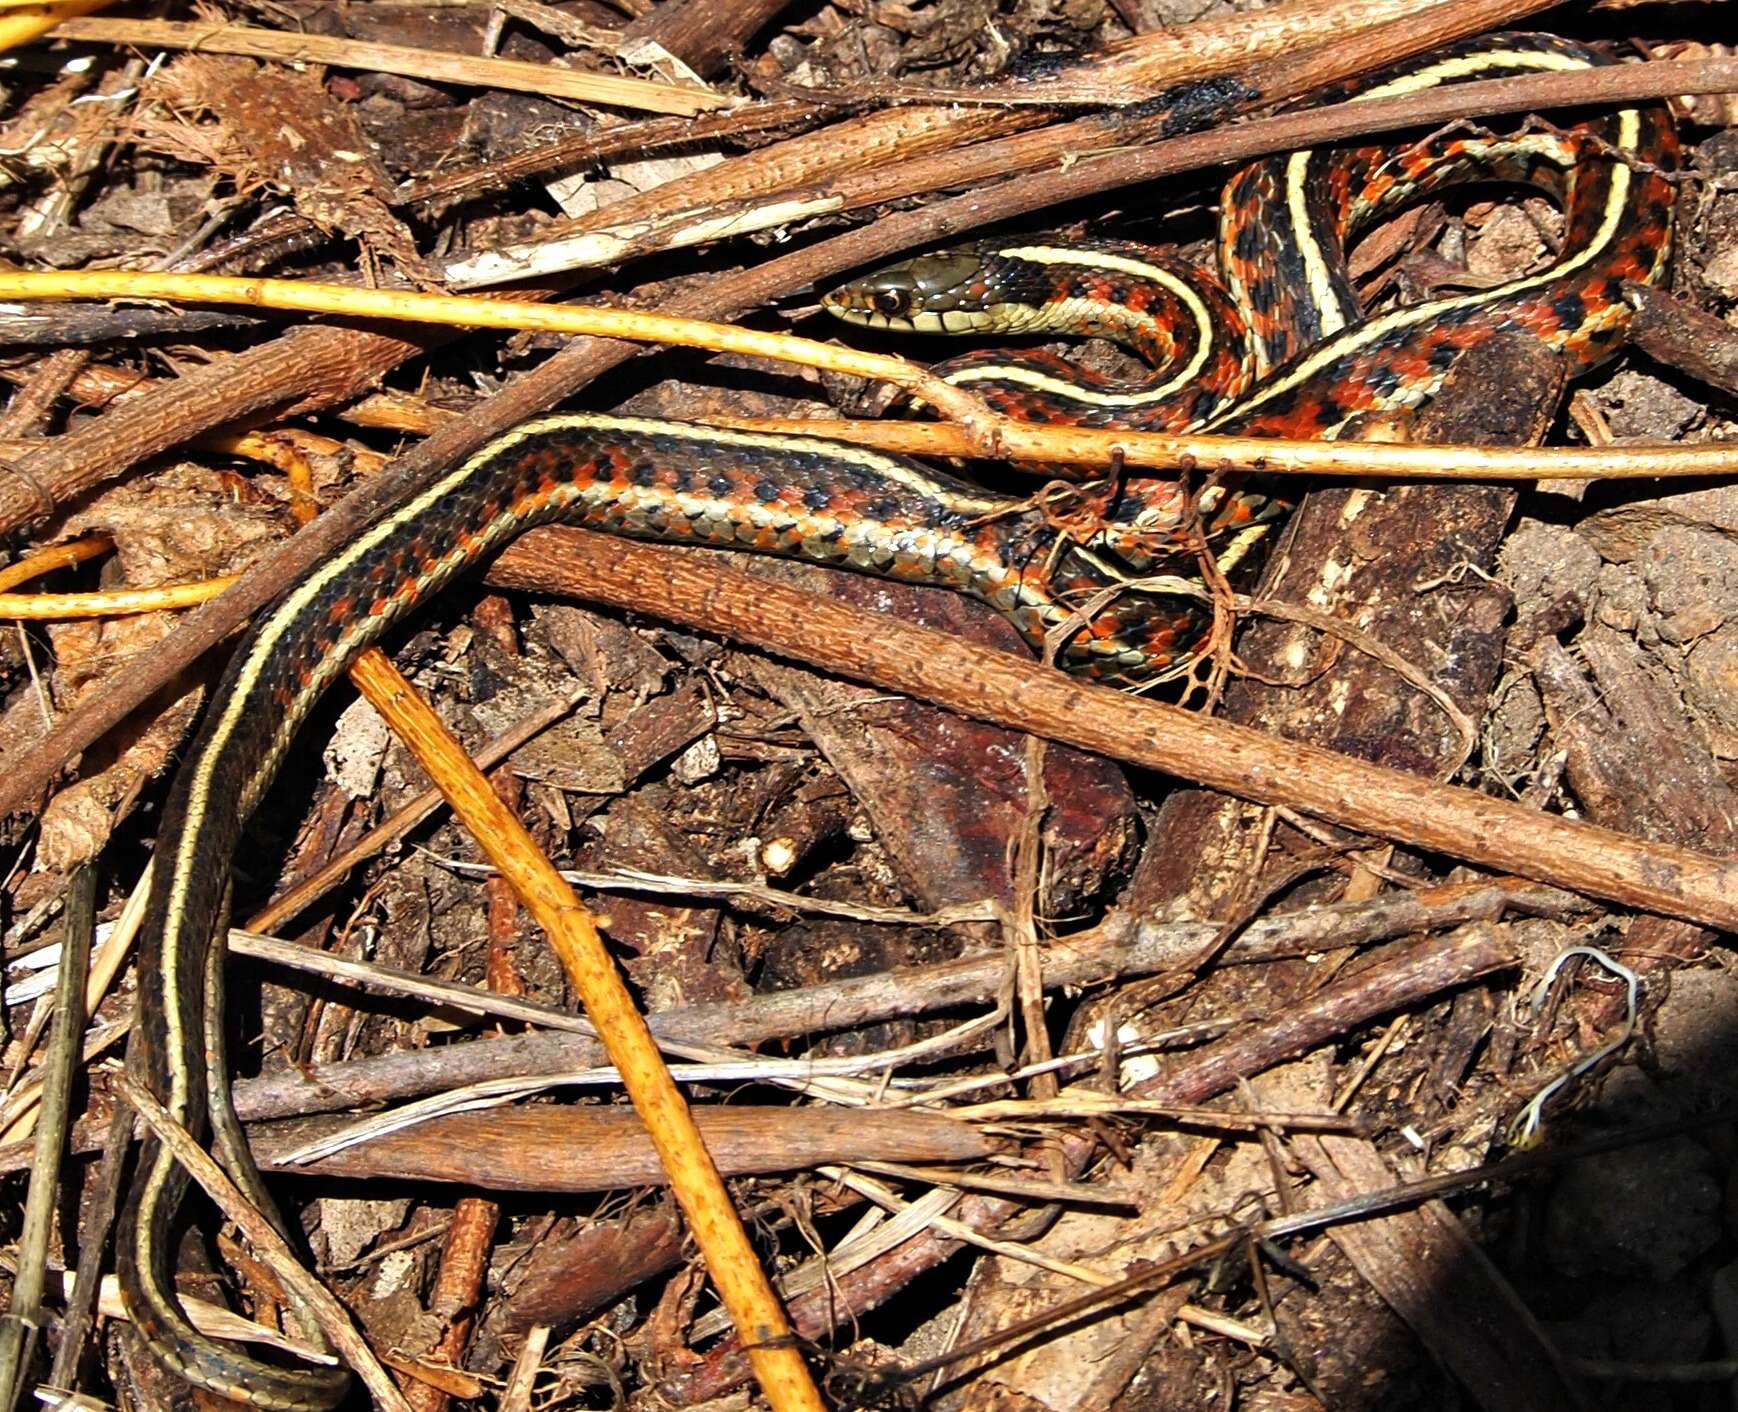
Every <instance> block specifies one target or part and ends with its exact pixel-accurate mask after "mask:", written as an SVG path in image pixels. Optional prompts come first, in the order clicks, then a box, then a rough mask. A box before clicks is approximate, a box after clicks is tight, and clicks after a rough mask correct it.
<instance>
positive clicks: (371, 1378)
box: [115, 1073, 410, 1412]
mask: <svg viewBox="0 0 1738 1412" xmlns="http://www.w3.org/2000/svg"><path fill="white" fill-rule="evenodd" d="M115 1086H116V1088H117V1089H118V1090H119V1092H120V1094H121V1096H122V1097H123V1098H125V1099H126V1100H127V1103H128V1104H129V1105H130V1106H131V1107H132V1109H133V1111H134V1112H135V1113H137V1114H138V1115H139V1116H140V1117H141V1118H142V1119H144V1121H145V1125H146V1126H147V1127H149V1128H150V1129H151V1133H152V1135H153V1136H154V1137H155V1138H156V1139H157V1141H159V1142H160V1143H162V1144H163V1146H164V1147H166V1148H168V1149H169V1151H170V1152H172V1153H173V1154H174V1156H175V1160H176V1161H177V1162H179V1163H180V1164H181V1166H182V1167H183V1168H184V1169H185V1170H186V1172H187V1174H188V1175H189V1176H191V1177H192V1178H193V1180H194V1181H196V1182H198V1183H199V1185H200V1186H201V1187H203V1188H204V1190H205V1193H206V1195H207V1196H209V1197H210V1198H211V1200H212V1203H213V1204H214V1205H215V1206H216V1207H217V1209H218V1210H220V1211H221V1212H223V1214H224V1215H225V1216H226V1217H228V1218H229V1219H230V1220H231V1221H233V1222H235V1224H236V1225H237V1226H239V1227H240V1228H241V1232H242V1234H243V1235H245V1236H246V1237H247V1240H248V1244H249V1245H251V1246H252V1247H253V1249H254V1253H255V1254H257V1255H258V1256H259V1257H260V1259H261V1260H263V1261H264V1262H265V1263H266V1265H267V1266H268V1267H270V1269H271V1271H272V1273H273V1274H275V1275H276V1276H277V1277H278V1278H279V1279H280V1280H282V1281H283V1282H284V1284H286V1285H288V1286H289V1287H290V1288H292V1289H294V1290H295V1291H296V1293H297V1294H298V1295H299V1296H300V1297H301V1298H302V1299H303V1300H304V1301H306V1303H307V1306H308V1308H309V1309H310V1310H311V1311H312V1312H313V1314H314V1317H315V1318H316V1319H317V1320H318V1321H319V1324H320V1331H321V1332H322V1333H324V1334H325V1335H326V1339H327V1341H328V1342H329V1343H330V1344H331V1345H332V1347H333V1348H335V1349H337V1350H338V1351H339V1352H340V1353H341V1354H343V1356H344V1361H345V1362H347V1363H348V1364H349V1365H350V1366H351V1367H352V1368H354V1369H355V1370H356V1373H357V1376H358V1377H360V1378H361V1379H362V1381H363V1383H364V1384H365V1385H366V1386H367V1388H368V1390H369V1392H370V1393H372V1394H373V1395H374V1400H375V1402H376V1403H377V1404H379V1405H380V1406H382V1407H385V1408H387V1409H389V1412H410V1407H409V1404H407V1403H406V1402H405V1400H404V1398H403V1397H402V1396H401V1395H400V1393H399V1391H398V1388H397V1386H396V1385H395V1384H394V1383H393V1381H392V1379H391V1378H390V1377H388V1376H387V1373H386V1369H384V1368H382V1367H381V1366H380V1362H379V1360H378V1359H376V1358H375V1356H374V1350H373V1349H371V1348H370V1347H369V1346H368V1340H367V1339H365V1338H363V1337H362V1335H361V1334H359V1333H357V1332H356V1327H355V1325H354V1324H352V1323H351V1322H350V1315H349V1314H348V1313H347V1312H346V1311H345V1309H344V1306H343V1305H342V1304H340V1303H339V1302H338V1301H337V1300H336V1299H334V1298H333V1297H332V1295H331V1294H330V1293H329V1292H328V1291H327V1289H326V1286H325V1285H323V1284H321V1283H320V1282H319V1281H318V1280H317V1279H315V1278H314V1277H313V1276H312V1275H310V1274H309V1273H308V1272H307V1271H306V1270H304V1269H303V1268H302V1264H301V1262H300V1261H299V1260H297V1259H296V1256H295V1253H294V1252H293V1251H292V1250H291V1249H290V1247H289V1246H288V1245H287V1244H285V1242H284V1239H283V1237H282V1236H280V1235H279V1234H278V1233H277V1231H276V1230H274V1229H273V1228H272V1224H271V1222H270V1221H268V1220H266V1218H265V1217H264V1216H262V1215H260V1213H259V1212H258V1211H257V1210H255V1209H254V1206H253V1203H252V1202H250V1201H249V1200H248V1199H247V1197H245V1196H244V1195H243V1194H242V1191H241V1188H240V1187H238V1186H236V1184H235V1183H234V1182H232V1181H231V1180H230V1179H229V1174H228V1173H226V1172H225V1171H224V1170H223V1168H221V1167H219V1166H218V1165H217V1163H216V1161H214V1160H213V1159H212V1157H211V1155H210V1154H209V1153H207V1152H206V1151H205V1150H204V1149H203V1148H202V1147H200V1145H199V1144H198V1143H197V1142H195V1141H194V1140H193V1138H192V1137H191V1136H190V1135H189V1133H188V1132H187V1129H186V1128H184V1127H182V1126H181V1124H179V1123H177V1122H176V1121H175V1119H174V1118H173V1117H171V1116H170V1114H169V1111H168V1110H167V1109H166V1108H164V1107H163V1105H162V1104H161V1103H159V1102H157V1100H156V1099H155V1098H153V1097H152V1096H151V1094H150V1093H149V1092H147V1091H146V1090H145V1089H144V1088H143V1087H141V1086H140V1085H139V1084H137V1083H135V1082H134V1081H133V1080H132V1078H130V1077H129V1076H128V1075H126V1074H125V1073H121V1074H117V1075H116V1076H115Z"/></svg>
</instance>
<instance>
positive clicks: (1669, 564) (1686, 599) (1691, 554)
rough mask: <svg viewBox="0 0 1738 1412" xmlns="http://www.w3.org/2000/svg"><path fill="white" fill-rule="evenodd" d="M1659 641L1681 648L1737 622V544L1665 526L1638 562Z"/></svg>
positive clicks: (1693, 530) (1686, 528)
mask: <svg viewBox="0 0 1738 1412" xmlns="http://www.w3.org/2000/svg"><path fill="white" fill-rule="evenodd" d="M1641 571H1642V577H1643V579H1644V581H1645V582H1646V584H1647V588H1648V595H1649V597H1650V598H1651V599H1652V606H1653V609H1654V612H1655V613H1656V614H1657V615H1658V618H1659V633H1660V637H1661V638H1663V639H1664V640H1665V641H1667V642H1672V643H1687V642H1694V641H1696V640H1697V639H1698V638H1703V637H1706V636H1707V635H1708V634H1709V633H1711V632H1713V631H1715V629H1717V628H1720V627H1722V626H1724V625H1725V624H1726V623H1727V622H1729V621H1731V620H1732V619H1733V618H1738V545H1735V544H1733V542H1732V541H1731V540H1729V539H1727V538H1726V537H1725V536H1723V535H1719V534H1714V533H1711V532H1709V531H1707V530H1701V529H1690V528H1688V527H1685V526H1676V525H1668V526H1667V527H1665V528H1664V529H1662V530H1660V532H1659V533H1658V534H1656V535H1654V537H1653V538H1652V539H1651V540H1649V541H1648V544H1647V547H1646V549H1645V550H1644V552H1643V554H1642V558H1641Z"/></svg>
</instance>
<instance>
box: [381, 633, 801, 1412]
mask: <svg viewBox="0 0 1738 1412" xmlns="http://www.w3.org/2000/svg"><path fill="white" fill-rule="evenodd" d="M350 677H351V680H353V681H354V682H355V683H356V684H357V686H358V687H359V688H361V690H362V692H363V693H364V694H365V695H366V696H367V697H368V699H369V701H371V702H372V703H373V704H374V707H375V709H376V710H378V711H379V712H380V713H381V715H382V716H384V717H385V718H386V720H387V723H388V724H389V725H390V726H391V727H392V729H393V731H394V733H395V734H396V735H397V736H398V738H399V739H400V740H402V741H403V742H404V743H405V745H406V746H408V747H409V748H410V750H411V752H412V753H413V754H414V755H415V756H416V757H417V759H418V761H420V762H421V764H422V766H423V768H424V769H425V770H427V771H428V772H429V775H430V777H431V778H432V779H433V780H434V781H435V783H436V785H437V786H438V787H439V788H440V790H441V793H442V794H444V795H445V796H446V798H447V802H448V803H449V804H451V805H452V807H453V811H454V812H455V813H456V814H457V815H458V816H459V818H460V819H462V820H463V821H464V824H465V827H466V828H467V829H469V830H470V832H471V835H472V836H473V837H474V838H475V839H476V840H477V843H478V845H479V846H480V847H481V848H482V850H483V852H484V854H485V855H486V856H487V857H488V859H489V861H490V862H491V863H493V864H494V865H495V867H496V868H497V869H499V870H500V873H501V875H502V876H503V877H504V878H506V879H507V881H508V883H509V884H510V885H511V887H512V888H513V891H514V892H515V893H516V894H517V895H518V897H519V900H520V901H521V902H523V903H524V904H525V907H526V909H527V910H528V911H529V912H530V913H531V915H532V916H533V917H534V918H536V920H537V923H538V925H540V926H541V927H542V928H543V930H544V932H545V934H546V935H547V936H548V937H549V941H550V945H551V946H553V947H554V948H555V953H556V955H557V956H558V957H559V958H560V960H561V964H562V968H563V970H564V971H565V972H566V973H567V978H568V982H569V983H570V984H571V985H572V986H573V988H574V990H576V991H577V992H578V993H579V997H580V1000H581V1002H582V1003H583V1004H584V1006H585V1012H586V1014H587V1015H588V1016H589V1017H590V1019H591V1022H592V1024H593V1025H594V1026H595V1027H596V1028H597V1032H598V1038H599V1039H600V1040H602V1042H603V1046H604V1049H605V1050H606V1051H607V1052H608V1054H609V1057H610V1061H611V1062H612V1063H613V1064H614V1065H615V1066H616V1068H617V1069H618V1070H619V1071H620V1072H621V1076H622V1084H623V1086H624V1087H625V1088H626V1089H627V1091H628V1097H629V1098H631V1099H632V1100H633V1104H634V1107H635V1109H636V1110H637V1111H638V1112H639V1115H640V1118H641V1120H642V1121H643V1122H644V1123H645V1125H646V1129H647V1131H648V1132H649V1133H650V1135H651V1139H652V1144H653V1146H654V1147H655V1148H656V1149H657V1152H658V1157H659V1159H660V1161H661V1162H662V1163H663V1166H664V1171H665V1173H666V1174H667V1175H668V1176H669V1179H670V1190H671V1192H672V1193H673V1194H674V1196H675V1198H676V1201H677V1203H678V1204H679V1205H680V1206H681V1208H682V1212H683V1214H684V1215H685V1216H686V1217H687V1218H688V1226H689V1229H690V1230H691V1231H692V1232H693V1233H694V1240H695V1243H696V1244H697V1245H698V1246H699V1247H700V1252H701V1255H702V1256H703V1257H704V1258H705V1261H706V1267H707V1269H708V1270H709V1271H710V1272H711V1275H712V1280H713V1283H714V1284H715V1285H716V1287H717V1289H718V1294H719V1297H720V1298H721V1299H722V1300H723V1301H724V1306H725V1308H726V1309H728V1310H729V1311H730V1316H731V1318H732V1319H733V1320H734V1321H735V1324H736V1328H737V1332H738V1334H739V1335H740V1336H741V1339H742V1342H743V1345H744V1346H745V1348H746V1350H747V1352H748V1357H749V1361H750V1363H751V1364H752V1366H753V1368H754V1372H755V1376H756V1377H757V1378H759V1380H760V1384H761V1388H762V1390H763V1391H764V1392H765V1393H766V1398H767V1401H768V1402H769V1403H770V1404H771V1405H772V1407H773V1409H774V1412H820V1409H821V1399H820V1394H819V1393H818V1392H817V1391H816V1388H815V1385H814V1382H813V1380H812V1379H811V1378H810V1376H809V1371H808V1368H807V1367H806V1365H805V1364H804V1363H803V1360H802V1355H801V1354H800V1353H798V1351H797V1349H796V1347H795V1346H794V1344H793V1343H792V1342H791V1329H790V1324H789V1322H788V1321H787V1320H786V1318H785V1313H784V1309H783V1308H782V1306H781V1305H780V1304H779V1301H778V1297H777V1295H775V1294H774V1293H773V1290H772V1286H771V1284H770V1283H768V1281H767V1278H766V1274H765V1272H764V1271H763V1270H762V1269H761V1266H760V1261H759V1259H758V1258H757V1257H756V1255H755V1252H754V1247H753V1245H752V1244H750V1242H749V1239H748V1233H747V1231H746V1230H745V1229H744V1228H743V1225H742V1219H741V1217H740V1216H739V1215H738V1214H737V1211H736V1207H735V1206H734V1205H733V1204H732V1202H731V1200H730V1193H729V1192H728V1190H726V1188H725V1185H724V1181H723V1178H721V1177H720V1176H719V1174H718V1168H717V1167H716V1166H715V1165H714V1164H713V1161H712V1157H711V1154H709V1153H708V1152H707V1150H706V1145H705V1143H704V1142H703V1141H702V1139H701V1137H700V1132H699V1129H698V1128H697V1127H696V1126H695V1124H694V1119H693V1116H692V1114H690V1112H689V1111H688V1105H687V1103H686V1101H685V1100H684V1099H683V1097H682V1094H681V1092H680V1091H679V1090H678V1089H677V1087H676V1084H675V1081H674V1080H673V1079H671V1077H670V1074H669V1070H668V1069H666V1068H665V1067H664V1061H663V1058H662V1056H661V1055H660V1054H659V1053H658V1047H657V1044H656V1043H655V1042H654V1041H653V1039H652V1034H651V1031H650V1030H648V1029H647V1028H646V1022H645V1021H644V1020H643V1019H642V1018H641V1017H640V1014H639V1012H638V1011H637V1010H635V1008H634V1003H633V1000H632V998H631V997H630V996H629V994H628V990H627V986H626V985H625V984H624V983H623V981H622V978H621V975H620V974H619V973H618V971H617V970H616V966H615V961H614V960H613V959H612V958H611V956H610V953H609V951H608V949H607V948H606V947H605V945H604V941H603V937H602V936H601V935H600V934H599V932H598V929H597V924H596V923H595V922H594V921H593V919H592V915H591V913H590V912H589V911H588V910H587V909H586V907H585V906H584V905H583V904H582V903H581V902H580V900H579V899H578V898H577V897H576V896H575V895H574V893H573V890H572V888H570V887H569V886H568V885H567V883H566V882H565V881H563V879H562V877H561V875H560V874H559V873H558V872H557V871H556V870H555V867H554V865H553V864H551V863H550V862H549V860H548V859H547V858H545V857H544V856H543V853H542V851H541V850H540V849H539V848H538V847H537V844H536V842H535V841H534V840H533V839H532V837H531V835H530V833H529V832H528V831H527V830H526V828H525V826H524V825H523V824H522V823H520V822H519V817H518V815H516V814H515V813H513V811H512V810H510V809H508V808H507V807H506V805H504V804H503V803H502V802H501V800H500V799H499V797H497V795H496V794H495V791H494V789H493V788H492V787H491V786H490V784H489V781H488V780H487V779H486V778H485V777H484V775H483V774H482V772H481V771H480V770H478V769H477V768H476V767H475V766H474V765H473V764H472V762H471V760H470V757H469V756H468V755H466V754H465V751H464V748H463V747H462V746H461V745H460V744H459V743H458V741H457V740H455V739H454V738H453V736H452V734H451V732H449V731H448V730H447V728H446V726H445V725H444V724H443V723H442V722H441V720H440V719H439V718H438V717H437V716H436V715H435V714H434V712H433V711H432V710H430V709H429V707H428V705H427V704H426V703H425V702H423V701H422V700H421V699H420V698H419V697H418V696H417V695H416V693H415V692H414V691H413V690H412V689H411V687H410V684H409V683H408V682H406V681H405V680H404V678H403V677H402V676H400V675H399V673H398V670H397V669H396V668H395V667H393V665H392V664H391V663H390V662H389V661H387V659H386V657H385V655H384V654H383V653H381V652H380V651H379V650H378V649H374V648H371V649H370V650H369V651H367V652H365V653H363V654H362V656H361V657H359V658H358V659H357V660H356V662H355V664H354V665H353V666H352V667H351V668H350Z"/></svg>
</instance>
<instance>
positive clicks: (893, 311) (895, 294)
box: [872, 289, 909, 319]
mask: <svg viewBox="0 0 1738 1412" xmlns="http://www.w3.org/2000/svg"><path fill="white" fill-rule="evenodd" d="M872 298H873V301H874V304H875V312H876V313H877V314H880V315H882V316H883V317H885V318H889V319H897V318H900V317H902V316H903V315H904V313H905V311H906V308H907V306H908V304H909V300H908V298H907V296H906V293H905V291H904V290H903V289H878V290H876V291H875V293H874V295H873V296H872Z"/></svg>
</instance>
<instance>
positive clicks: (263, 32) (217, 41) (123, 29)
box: [58, 7, 730, 117]
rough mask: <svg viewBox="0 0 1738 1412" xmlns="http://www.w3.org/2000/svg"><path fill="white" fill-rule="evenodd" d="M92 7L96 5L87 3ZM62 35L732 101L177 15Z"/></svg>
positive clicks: (669, 105)
mask: <svg viewBox="0 0 1738 1412" xmlns="http://www.w3.org/2000/svg"><path fill="white" fill-rule="evenodd" d="M87 8H94V7H87ZM58 33H59V35H60V36H61V37H62V38H64V39H82V40H86V41H89V42H92V43H97V44H126V45H131V46H134V47H136V48H140V49H197V50H200V51H201V52H203V53H207V54H243V55H247V56H248V57H250V58H255V59H276V60H278V61H280V62H282V63H307V64H330V65H332V66H333V67H334V68H345V69H362V70H365V71H372V72H378V73H390V74H403V75H405V76H406V77H408V78H422V79H430V80H433V81H434V82H436V83H457V84H463V85H465V86H466V87H467V88H505V89H510V90H512V91H514V92H518V93H537V94H546V95H549V96H552V97H558V98H567V99H571V100H572V101H574V102H576V103H601V104H605V105H607V106H610V107H615V108H634V109H638V110H640V111H642V112H648V113H675V114H684V115H687V116H690V117H691V116H694V115H696V114H699V113H706V112H711V111H712V110H714V109H717V108H728V107H729V106H730V100H729V99H728V98H722V97H720V96H719V95H718V94H716V93H711V92H708V91H707V90H705V89H701V88H681V87H678V86H677V85H675V84H671V83H656V82H653V81H652V80H649V79H639V78H618V77H616V76H615V75H613V74H590V73H579V72H576V71H574V70H572V69H561V68H555V67H553V66H551V65H548V64H527V63H522V62H520V61H518V60H515V59H491V58H483V57H481V56H467V55H463V54H449V53H446V52H445V51H442V50H438V49H411V48H407V47H405V46H404V45H402V44H367V43H361V42H358V41H356V40H350V39H336V38H332V37H329V36H326V35H318V34H283V33H280V32H279V31H277V30H271V29H253V28H250V27H249V26H246V25H232V24H215V25H211V24H193V23H189V22H186V21H179V20H82V19H68V20H65V21H64V22H61V23H60V24H59V26H58Z"/></svg>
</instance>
